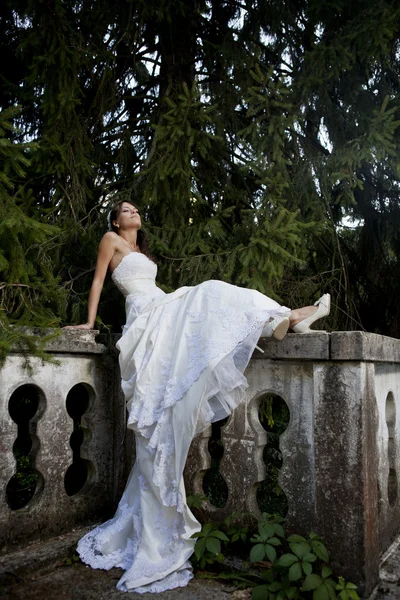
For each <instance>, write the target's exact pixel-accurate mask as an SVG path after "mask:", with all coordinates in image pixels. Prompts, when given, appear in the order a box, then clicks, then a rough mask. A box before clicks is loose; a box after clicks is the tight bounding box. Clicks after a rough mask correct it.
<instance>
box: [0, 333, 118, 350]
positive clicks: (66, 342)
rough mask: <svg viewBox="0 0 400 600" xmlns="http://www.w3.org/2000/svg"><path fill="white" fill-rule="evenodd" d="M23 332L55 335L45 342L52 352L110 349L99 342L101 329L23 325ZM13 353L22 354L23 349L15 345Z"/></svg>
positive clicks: (47, 348)
mask: <svg viewBox="0 0 400 600" xmlns="http://www.w3.org/2000/svg"><path fill="white" fill-rule="evenodd" d="M21 329H22V330H23V333H24V334H26V335H30V336H32V337H37V338H38V341H39V340H40V338H43V337H46V336H54V337H53V338H52V339H49V340H48V341H47V342H46V343H45V350H46V352H49V353H51V354H106V353H108V352H109V349H108V348H107V346H106V345H105V344H102V343H99V342H98V341H97V337H98V336H99V331H98V330H95V329H91V330H85V329H45V328H42V327H32V328H28V327H23V328H21ZM11 353H12V354H20V353H21V349H20V348H18V346H15V347H14V348H13V350H12V351H11Z"/></svg>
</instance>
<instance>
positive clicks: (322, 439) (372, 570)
mask: <svg viewBox="0 0 400 600" xmlns="http://www.w3.org/2000/svg"><path fill="white" fill-rule="evenodd" d="M261 346H262V347H263V349H264V350H265V353H264V354H260V353H257V352H256V353H255V354H254V356H253V359H252V360H251V362H250V365H249V367H248V369H247V372H246V375H247V378H248V382H249V387H248V390H247V403H246V404H243V405H242V406H241V407H239V408H238V409H237V410H236V412H235V413H234V414H233V415H232V417H231V418H230V419H229V421H228V422H227V423H226V424H225V425H224V426H223V427H222V430H221V440H222V444H223V447H224V454H223V458H222V461H221V463H220V466H219V471H220V473H221V475H222V477H223V478H224V479H225V482H226V484H227V487H228V499H227V502H226V504H225V506H224V507H223V508H216V507H215V506H213V505H212V504H210V503H209V502H207V503H205V505H204V508H203V514H204V516H205V518H211V519H213V520H216V521H218V520H219V519H222V518H224V516H226V515H227V514H229V513H232V512H233V511H240V512H252V513H257V512H259V508H258V505H257V497H256V496H257V486H258V485H259V483H260V482H262V480H263V479H264V478H265V464H264V461H263V458H262V456H263V449H264V447H265V445H266V443H267V436H268V434H267V433H266V431H265V430H264V428H263V427H262V426H261V424H260V420H259V404H260V400H261V398H262V397H263V396H265V394H266V393H272V394H275V395H277V396H279V397H280V398H282V399H283V400H284V401H285V402H286V404H287V406H288V408H289V411H290V420H289V424H288V427H287V429H286V431H285V432H284V433H283V434H282V435H281V438H280V450H281V452H282V456H283V465H282V468H281V470H280V474H279V481H280V485H281V487H282V489H283V491H284V493H285V495H286V498H287V501H288V506H289V509H288V514H287V525H288V527H289V528H290V529H292V530H296V531H297V532H299V533H307V532H308V531H310V530H314V531H317V532H318V533H319V534H320V535H321V536H322V537H323V538H324V539H325V541H326V543H327V545H328V548H329V549H330V552H331V558H332V564H333V566H334V567H336V569H337V571H338V572H339V573H341V574H343V575H344V576H345V577H348V578H350V579H351V580H352V581H354V582H355V583H357V584H358V585H359V586H360V591H361V592H362V593H363V594H368V593H369V592H370V591H371V590H372V588H373V587H374V585H375V584H376V582H377V580H378V568H379V558H380V555H381V553H382V552H383V551H385V550H386V549H387V548H388V546H389V545H390V543H391V542H392V541H393V540H394V538H395V537H396V536H397V535H398V534H399V532H400V531H399V530H400V502H399V498H398V476H399V475H398V474H399V473H400V450H399V448H400V440H399V439H398V436H399V432H400V405H399V402H400V341H399V340H394V339H391V338H385V337H382V336H378V335H374V334H368V333H361V332H337V333H331V334H325V333H315V334H312V335H307V336H300V335H295V334H292V335H290V334H289V335H288V336H287V337H286V338H285V339H284V341H283V342H281V343H276V342H274V341H272V340H264V341H262V342H261ZM48 349H49V351H50V352H51V353H52V355H53V357H54V359H55V360H56V362H55V363H42V362H41V361H40V359H37V358H35V357H32V358H31V359H30V366H31V371H29V370H27V369H26V368H25V366H24V365H25V362H26V361H25V358H24V357H23V356H21V355H19V354H17V353H15V354H10V355H9V357H8V358H7V360H6V362H5V364H4V365H3V367H2V368H1V369H0V418H1V432H0V444H1V471H0V480H1V486H2V489H3V496H2V500H1V502H0V549H1V552H2V553H5V552H7V551H10V550H11V549H15V548H17V547H21V546H24V545H25V544H27V543H28V542H30V541H33V540H38V539H45V538H49V537H51V536H54V535H58V534H61V533H64V532H67V531H70V530H71V529H72V528H73V527H76V526H79V525H87V524H88V523H90V522H96V521H100V520H103V519H105V518H106V517H108V516H109V515H110V514H112V512H113V510H114V508H115V504H116V501H117V499H118V497H119V495H120V493H121V491H122V489H123V485H124V482H125V480H126V476H127V473H128V472H129V470H130V467H131V464H132V462H133V460H134V440H133V436H132V434H131V432H125V408H124V401H123V398H122V396H121V392H120V387H119V370H118V361H117V360H116V357H115V356H113V355H111V354H110V353H109V352H108V351H107V349H106V347H105V346H104V345H102V344H101V343H96V341H95V332H81V331H73V332H63V334H62V336H60V337H59V338H57V339H56V340H55V341H53V342H51V343H50V344H49V348H48ZM210 435H211V434H210V431H206V432H204V433H203V434H202V435H201V436H199V437H198V438H196V439H195V440H194V442H193V444H192V447H191V450H190V454H189V458H188V461H187V465H186V470H185V479H186V486H187V490H188V493H203V486H202V483H203V477H204V474H205V472H206V471H207V469H209V467H210V462H211V460H210V454H209V452H208V442H209V438H210ZM27 454H29V465H26V464H25V463H26V460H27V459H26V455H27ZM21 455H22V456H25V458H23V459H22V460H25V463H24V462H21V458H19V457H21ZM18 461H19V462H18ZM17 463H18V465H19V467H18V470H19V472H20V476H21V473H22V476H23V477H24V469H25V468H26V467H27V466H28V467H29V468H30V469H31V471H30V473H31V475H30V476H29V475H28V476H26V475H25V480H24V481H23V483H24V484H26V491H25V492H23V493H22V495H21V491H19V492H18V494H16V493H15V483H16V479H15V473H16V470H17ZM32 469H34V473H35V476H34V477H33V478H32ZM20 488H21V482H19V490H20ZM24 494H25V495H24Z"/></svg>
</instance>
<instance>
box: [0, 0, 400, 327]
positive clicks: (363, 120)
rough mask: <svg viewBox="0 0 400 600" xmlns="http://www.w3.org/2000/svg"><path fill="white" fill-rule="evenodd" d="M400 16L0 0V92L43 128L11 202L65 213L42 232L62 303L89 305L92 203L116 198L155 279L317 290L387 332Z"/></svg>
mask: <svg viewBox="0 0 400 600" xmlns="http://www.w3.org/2000/svg"><path fill="white" fill-rule="evenodd" d="M398 24H399V8H398V7H397V4H396V3H395V2H386V1H384V0H377V1H376V2H372V1H371V0H357V1H356V2H353V3H351V5H349V4H348V3H346V2H345V1H344V0H334V2H333V3H332V2H331V3H329V5H327V4H326V3H324V2H322V3H321V2H320V1H319V0H310V1H309V2H307V3H306V2H299V3H296V4H295V5H294V4H293V3H287V2H275V1H273V0H266V1H265V2H259V3H250V2H249V3H243V2H242V3H239V2H235V1H233V2H232V1H229V2H228V1H226V2H221V1H220V0H204V1H203V0H195V1H193V2H190V3H189V2H184V1H183V0H178V1H177V0H163V1H162V2H161V1H156V0H152V1H150V2H149V1H146V2H144V0H138V1H137V2H135V3H131V2H126V1H125V0H117V1H116V2H113V3H109V2H105V0H100V2H96V3H95V4H94V5H91V4H87V3H78V2H76V1H75V0H52V2H50V3H44V4H43V3H42V2H40V1H39V0H31V1H30V2H29V3H26V2H24V1H23V0H18V1H17V2H15V1H11V0H4V2H3V3H2V4H1V6H0V33H1V39H2V40H3V42H2V43H1V45H2V56H4V57H6V58H7V60H5V61H4V64H5V68H4V71H3V76H2V86H1V89H0V103H1V106H3V107H5V108H6V107H11V106H15V105H16V104H19V105H21V109H22V112H21V115H20V117H18V130H19V133H18V134H14V138H15V140H14V141H18V142H19V143H22V144H23V143H25V142H26V141H27V140H29V141H32V140H34V141H35V143H36V144H37V149H36V151H35V152H34V153H31V156H30V164H29V165H25V166H24V168H25V171H26V179H25V184H24V187H23V189H24V190H25V186H26V188H29V189H30V190H31V194H32V195H31V196H30V198H31V200H29V199H27V198H26V197H25V196H23V198H24V199H23V200H22V196H21V200H19V201H18V202H19V203H17V205H18V207H19V208H20V209H21V210H22V211H23V212H24V214H26V216H27V217H29V218H33V219H35V220H37V221H38V222H39V223H41V224H43V223H47V224H49V225H55V226H57V227H58V228H59V233H58V234H57V236H51V237H49V238H47V241H43V243H42V244H41V248H42V252H43V253H44V255H51V259H52V260H51V267H49V268H50V271H51V273H52V274H53V277H54V281H56V278H55V275H54V274H56V275H57V276H59V277H60V280H59V284H58V289H59V290H60V297H66V295H65V292H67V296H68V300H67V307H66V313H65V314H66V318H67V320H72V321H77V320H81V319H82V320H85V318H86V315H85V312H86V302H87V293H88V289H89V286H90V279H91V275H92V269H93V266H94V263H95V257H96V246H97V244H98V241H99V239H100V237H101V234H102V232H103V231H104V229H105V214H104V213H105V212H106V210H107V207H108V206H109V205H110V204H112V203H113V201H114V200H116V199H122V198H129V199H133V200H134V201H136V202H137V203H138V204H139V206H140V208H141V210H142V213H143V214H144V216H145V218H146V222H147V228H148V233H149V236H150V239H151V242H152V249H153V251H154V253H156V254H157V255H158V256H159V258H160V263H159V267H160V268H159V281H160V283H161V285H162V286H163V287H164V289H166V290H171V289H173V288H174V287H176V286H178V285H182V284H195V283H198V282H200V281H202V280H204V279H207V278H210V277H214V278H221V279H224V280H225V281H231V282H233V283H236V284H239V285H246V286H250V287H254V288H257V289H259V290H261V291H263V292H266V293H268V294H269V295H272V296H274V297H276V298H278V299H280V300H282V301H283V302H284V303H285V304H287V305H296V304H305V303H309V302H310V301H311V300H312V299H315V296H317V295H318V294H319V293H320V292H322V291H325V290H326V291H331V292H332V293H333V294H334V296H335V304H336V305H337V306H338V309H337V311H336V313H335V314H334V315H333V318H332V319H331V320H330V324H331V325H332V326H333V327H339V328H340V327H345V328H358V327H364V328H368V329H370V330H373V331H380V332H383V333H391V334H394V335H398V333H399V329H400V317H399V315H398V311H397V308H396V306H395V302H394V301H393V303H392V302H391V301H389V303H388V305H387V310H385V311H382V309H381V308H380V304H381V298H380V296H381V289H382V288H383V289H388V288H389V287H392V288H393V285H394V284H393V282H394V281H395V282H396V284H395V285H396V286H397V285H398V284H397V281H399V278H398V277H397V275H398V270H399V268H400V267H399V260H398V256H399V252H398V251H399V233H398V231H399V227H398V225H399V209H398V200H397V189H398V185H399V184H398V182H399V173H398V165H397V160H396V156H397V154H398V150H399V148H398V146H399V130H398V103H397V97H398V83H397V81H398V78H397V73H398V68H399V58H398V56H399V55H398V51H397V48H398V42H399V31H398ZM3 51H4V52H3ZM21 193H22V192H21ZM24 193H25V192H24ZM346 219H347V220H346ZM349 219H354V224H355V226H354V227H353V228H351V229H349V228H348V227H346V224H347V222H348V220H349ZM48 264H50V263H48ZM24 268H25V267H23V269H24ZM21 281H23V277H22V274H21ZM107 285H108V284H107ZM55 286H56V287H57V283H56V284H55ZM54 289H55V288H54ZM396 292H397V287H396V288H395V289H394V293H393V298H395V297H396V296H397V293H396ZM49 298H50V296H49ZM50 302H52V300H51V298H50ZM115 302H120V301H119V300H117V296H116V294H115V292H114V291H113V292H110V293H107V294H105V295H104V300H103V303H102V306H101V309H100V312H101V316H102V319H103V321H105V322H106V323H111V322H114V325H115V326H117V325H119V324H120V322H119V321H118V323H117V322H116V321H115V314H116V313H118V310H115ZM61 304H62V303H61ZM118 306H119V307H121V311H122V305H121V304H119V305H118ZM55 310H56V312H57V311H59V312H58V314H59V315H60V316H61V317H62V318H64V317H63V314H64V313H63V311H62V310H59V309H55ZM122 319H123V317H121V320H122ZM39 321H40V319H39Z"/></svg>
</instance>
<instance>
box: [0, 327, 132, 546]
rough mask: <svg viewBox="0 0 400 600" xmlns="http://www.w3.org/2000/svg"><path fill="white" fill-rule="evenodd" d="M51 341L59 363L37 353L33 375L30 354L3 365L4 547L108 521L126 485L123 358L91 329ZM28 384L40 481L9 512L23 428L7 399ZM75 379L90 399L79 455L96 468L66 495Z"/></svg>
mask: <svg viewBox="0 0 400 600" xmlns="http://www.w3.org/2000/svg"><path fill="white" fill-rule="evenodd" d="M52 345H53V348H54V346H56V349H55V350H53V352H54V358H55V359H57V360H58V361H59V364H51V363H42V362H41V361H40V360H39V359H37V358H31V359H30V364H31V368H32V375H30V374H29V372H28V371H27V370H26V369H25V368H24V357H22V356H20V355H18V354H11V355H10V356H9V357H8V358H7V360H6V362H5V364H4V365H3V367H2V369H0V423H1V435H0V443H1V472H0V480H1V489H2V499H1V503H0V547H1V551H3V552H4V551H7V550H9V549H10V548H12V547H15V546H19V545H21V544H23V543H26V542H27V541H31V540H35V539H43V538H46V537H50V536H52V535H58V534H60V533H63V532H66V531H70V530H71V529H72V528H73V527H74V526H75V525H78V524H85V523H87V522H93V521H97V520H102V519H104V517H105V515H108V514H110V512H111V511H112V509H113V505H114V502H115V498H116V495H117V494H118V493H119V492H120V488H121V472H122V470H123V463H122V457H123V455H122V453H121V448H122V447H123V446H122V445H121V444H122V443H123V439H124V405H123V400H122V397H121V393H120V390H119V385H118V376H119V373H118V370H117V364H116V362H115V360H114V359H112V358H111V356H109V354H108V353H107V352H106V348H105V347H104V346H102V345H100V344H96V343H95V340H94V333H93V332H89V333H88V332H79V333H75V332H74V334H71V333H64V335H63V337H62V339H58V340H56V342H55V343H54V342H53V344H52ZM27 384H28V385H34V386H36V387H37V389H38V391H39V396H40V402H39V409H38V411H37V413H36V415H35V416H34V418H33V419H32V421H31V424H30V425H31V426H30V429H31V433H32V435H31V437H32V438H33V441H34V444H33V449H32V454H33V455H34V458H35V469H36V470H37V471H38V473H39V482H38V483H39V485H38V486H37V489H36V492H35V495H34V497H33V498H32V500H31V501H30V502H29V504H28V505H27V506H25V507H23V508H21V509H19V510H11V509H10V508H9V506H8V503H7V501H6V486H7V483H8V482H9V480H10V478H11V477H12V476H13V475H14V473H15V470H16V460H15V457H14V455H13V445H14V442H15V440H16V438H17V429H18V428H17V425H16V423H15V422H14V421H13V420H12V418H11V416H10V414H9V400H10V398H11V396H12V394H13V392H14V391H15V390H17V389H18V388H20V387H21V386H24V385H27ZM77 384H84V386H85V388H86V389H87V390H88V392H89V398H90V401H89V407H88V409H87V411H86V412H85V414H84V415H83V417H82V427H83V431H84V442H83V444H82V446H81V457H82V458H83V459H85V460H87V461H88V463H89V467H90V469H89V472H90V474H89V477H88V481H87V482H86V484H85V486H84V487H83V489H82V491H81V492H80V493H78V494H76V495H74V496H68V495H67V493H66V490H65V486H64V477H65V474H66V472H67V470H68V468H69V466H70V465H71V463H72V450H71V446H70V436H71V433H72V431H73V420H72V419H71V417H70V416H69V415H68V413H67V410H66V399H67V395H68V393H69V392H70V390H71V389H72V388H73V386H75V385H77Z"/></svg>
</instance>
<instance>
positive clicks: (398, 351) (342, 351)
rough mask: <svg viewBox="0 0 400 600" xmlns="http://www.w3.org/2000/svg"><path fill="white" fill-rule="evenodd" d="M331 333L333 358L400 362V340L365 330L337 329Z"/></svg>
mask: <svg viewBox="0 0 400 600" xmlns="http://www.w3.org/2000/svg"><path fill="white" fill-rule="evenodd" d="M329 335H330V338H331V349H330V358H331V360H342V361H343V360H346V361H348V360H352V361H367V362H372V361H373V362H391V363H400V340H398V339H396V338H391V337H386V336H384V335H378V334H376V333H367V332H364V331H335V332H333V333H331V334H329Z"/></svg>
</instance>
